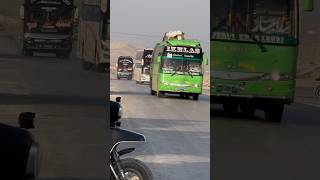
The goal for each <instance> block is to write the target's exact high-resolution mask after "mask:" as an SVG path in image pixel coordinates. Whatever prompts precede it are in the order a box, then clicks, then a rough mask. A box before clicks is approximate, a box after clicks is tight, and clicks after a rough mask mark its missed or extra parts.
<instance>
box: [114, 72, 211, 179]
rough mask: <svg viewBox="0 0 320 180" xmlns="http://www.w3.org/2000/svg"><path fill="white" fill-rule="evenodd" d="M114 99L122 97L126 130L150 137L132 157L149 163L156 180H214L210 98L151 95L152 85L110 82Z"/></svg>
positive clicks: (132, 82)
mask: <svg viewBox="0 0 320 180" xmlns="http://www.w3.org/2000/svg"><path fill="white" fill-rule="evenodd" d="M110 88H111V99H114V98H115V97H117V96H121V97H122V104H123V106H124V113H125V115H124V118H123V120H122V121H123V123H122V124H123V127H124V128H126V129H130V130H133V131H136V132H139V133H142V134H144V135H145V136H146V138H147V143H146V144H139V145H137V151H136V152H135V154H133V155H132V156H134V157H136V158H138V159H140V160H142V161H144V162H146V163H147V164H148V166H149V167H150V168H151V170H152V172H153V175H154V178H155V180H182V179H183V180H209V179H210V121H209V119H210V117H209V111H210V110H209V105H210V102H209V97H208V96H200V98H199V101H193V100H185V99H180V98H177V97H173V96H169V97H165V98H158V97H155V96H151V95H150V94H149V92H150V90H149V87H148V85H137V84H136V83H135V81H128V80H117V79H116V78H115V77H114V75H113V76H111V81H110Z"/></svg>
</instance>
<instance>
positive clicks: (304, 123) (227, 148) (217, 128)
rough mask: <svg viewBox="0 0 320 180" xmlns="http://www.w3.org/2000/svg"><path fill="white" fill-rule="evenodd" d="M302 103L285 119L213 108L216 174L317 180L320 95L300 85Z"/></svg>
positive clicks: (230, 178)
mask: <svg viewBox="0 0 320 180" xmlns="http://www.w3.org/2000/svg"><path fill="white" fill-rule="evenodd" d="M296 92H297V94H296V96H297V97H296V99H297V103H295V104H293V105H290V106H287V107H286V110H285V113H284V118H283V121H282V122H281V123H271V122H266V121H264V120H263V114H262V113H261V112H258V113H257V115H256V116H255V117H253V118H250V119H248V118H245V117H243V116H242V115H241V114H240V113H239V114H237V115H234V116H228V115H227V114H224V113H223V111H222V108H221V107H220V106H219V105H214V106H213V108H212V112H211V113H212V119H213V123H212V124H211V126H212V127H213V131H212V134H213V137H214V141H213V142H214V143H213V144H212V146H213V147H214V150H213V152H212V153H213V154H212V160H213V166H212V169H213V170H212V173H213V179H219V180H220V179H221V180H234V179H245V180H257V179H259V180H270V179H273V180H283V179H290V180H301V179H308V180H317V179H319V168H318V167H319V162H320V156H319V152H320V143H319V139H320V118H319V117H320V106H319V105H320V99H317V98H315V97H314V96H313V94H312V93H313V91H312V89H308V88H297V91H296Z"/></svg>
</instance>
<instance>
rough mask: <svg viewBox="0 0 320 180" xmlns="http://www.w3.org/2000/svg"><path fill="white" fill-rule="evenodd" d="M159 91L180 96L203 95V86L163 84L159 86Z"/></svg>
mask: <svg viewBox="0 0 320 180" xmlns="http://www.w3.org/2000/svg"><path fill="white" fill-rule="evenodd" d="M159 91H162V92H167V93H172V94H180V93H191V94H201V93H202V84H193V85H191V84H172V83H171V84H169V83H161V84H160V85H159Z"/></svg>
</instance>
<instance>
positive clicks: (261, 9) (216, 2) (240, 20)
mask: <svg viewBox="0 0 320 180" xmlns="http://www.w3.org/2000/svg"><path fill="white" fill-rule="evenodd" d="M294 7H295V6H294V0H236V1H234V0H225V1H220V0H213V10H212V11H211V18H212V19H213V25H212V32H213V34H212V35H213V37H212V38H213V39H224V40H245V39H246V38H247V40H249V39H250V37H249V36H247V37H246V36H241V37H239V36H235V35H234V36H232V35H231V36H228V37H226V36H225V35H222V34H221V32H227V33H234V34H247V35H252V34H259V35H264V37H258V38H257V39H260V40H261V41H263V42H264V41H266V42H271V43H275V42H273V41H276V43H281V42H280V41H279V39H277V38H275V37H276V36H278V37H279V36H282V37H289V38H297V37H296V36H297V35H296V34H297V33H296V27H297V25H296V22H295V19H296V18H295V15H294ZM215 32H220V34H219V33H215ZM270 36H274V37H270Z"/></svg>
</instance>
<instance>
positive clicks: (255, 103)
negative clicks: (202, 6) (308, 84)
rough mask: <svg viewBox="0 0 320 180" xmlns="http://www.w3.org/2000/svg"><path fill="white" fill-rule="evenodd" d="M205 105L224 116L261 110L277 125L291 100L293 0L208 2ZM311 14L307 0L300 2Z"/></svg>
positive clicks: (295, 18) (296, 22)
mask: <svg viewBox="0 0 320 180" xmlns="http://www.w3.org/2000/svg"><path fill="white" fill-rule="evenodd" d="M212 4H214V5H213V6H212V7H213V9H212V13H211V19H212V20H213V23H212V30H211V60H212V63H211V65H212V67H211V70H212V73H211V76H212V78H211V101H212V103H217V104H222V105H223V108H224V110H225V111H226V112H228V113H236V112H238V110H239V107H240V110H241V112H242V113H244V114H245V115H249V116H251V115H253V114H254V113H255V110H256V109H260V110H263V111H264V112H265V118H266V120H270V121H281V119H282V115H283V111H284V105H285V104H291V103H293V101H294V90H295V76H296V66H297V58H298V49H299V48H298V47H299V46H298V45H299V44H298V42H299V19H300V17H299V14H300V13H299V7H300V6H299V5H300V3H299V1H298V0H268V1H264V0H256V1H233V0H225V1H220V0H213V1H212ZM303 4H304V5H305V7H304V9H305V11H312V9H313V0H303Z"/></svg>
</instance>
